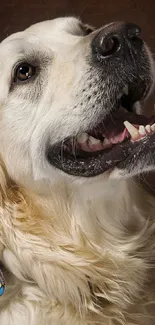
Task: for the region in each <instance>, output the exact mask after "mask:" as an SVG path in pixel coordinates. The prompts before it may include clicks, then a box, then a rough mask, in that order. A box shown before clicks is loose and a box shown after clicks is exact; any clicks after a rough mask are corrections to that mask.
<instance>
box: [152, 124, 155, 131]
mask: <svg viewBox="0 0 155 325" xmlns="http://www.w3.org/2000/svg"><path fill="white" fill-rule="evenodd" d="M151 131H153V132H155V123H154V124H152V125H151Z"/></svg>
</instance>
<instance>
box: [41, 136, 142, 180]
mask: <svg viewBox="0 0 155 325" xmlns="http://www.w3.org/2000/svg"><path fill="white" fill-rule="evenodd" d="M141 142H142V140H140V141H137V142H131V141H130V139H128V140H127V141H125V142H123V143H120V144H117V145H115V146H114V147H113V148H112V149H110V150H107V151H106V150H104V152H103V151H101V152H98V154H97V155H95V156H93V157H90V156H89V157H87V158H82V157H80V158H79V157H78V158H77V157H73V156H71V155H69V154H67V153H65V154H64V155H62V152H60V147H61V146H60V145H59V144H58V145H55V146H52V147H49V148H48V149H47V152H46V156H47V159H48V161H49V162H50V163H52V165H53V166H55V167H56V168H58V169H61V170H62V171H64V172H65V173H67V174H70V175H74V176H82V177H94V176H97V175H100V174H102V173H104V172H106V171H107V170H109V169H111V168H114V167H115V166H116V165H117V164H119V163H121V162H122V161H125V160H126V159H127V158H128V157H129V156H130V155H131V154H133V150H135V149H136V148H137V147H139V146H141Z"/></svg>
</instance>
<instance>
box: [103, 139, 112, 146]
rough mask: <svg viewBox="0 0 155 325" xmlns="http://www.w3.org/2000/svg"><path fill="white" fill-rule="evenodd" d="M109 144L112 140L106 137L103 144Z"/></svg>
mask: <svg viewBox="0 0 155 325" xmlns="http://www.w3.org/2000/svg"><path fill="white" fill-rule="evenodd" d="M107 144H111V142H110V141H109V140H108V139H107V138H105V139H104V141H103V145H107Z"/></svg>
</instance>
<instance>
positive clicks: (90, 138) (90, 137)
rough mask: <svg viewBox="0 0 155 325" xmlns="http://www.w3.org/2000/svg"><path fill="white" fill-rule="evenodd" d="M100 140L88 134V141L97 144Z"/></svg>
mask: <svg viewBox="0 0 155 325" xmlns="http://www.w3.org/2000/svg"><path fill="white" fill-rule="evenodd" d="M100 142H101V141H100V140H99V139H96V138H94V137H92V136H89V143H90V144H92V145H93V144H99V143H100Z"/></svg>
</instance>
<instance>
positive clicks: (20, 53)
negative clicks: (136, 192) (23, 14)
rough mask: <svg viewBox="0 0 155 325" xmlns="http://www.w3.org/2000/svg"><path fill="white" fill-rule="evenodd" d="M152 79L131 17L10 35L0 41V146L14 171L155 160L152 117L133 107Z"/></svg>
mask: <svg viewBox="0 0 155 325" xmlns="http://www.w3.org/2000/svg"><path fill="white" fill-rule="evenodd" d="M153 83H154V73H153V61H152V57H151V54H150V52H149V50H148V48H147V46H146V44H145V43H144V42H143V41H142V40H141V38H140V29H139V27H138V26H136V25H133V24H125V23H123V22H115V23H111V24H109V25H106V26H104V27H102V28H101V29H99V30H93V29H92V28H91V27H89V26H87V25H84V24H82V23H81V21H79V20H78V19H75V18H60V19H55V20H52V21H46V22H43V23H39V24H36V25H34V26H32V27H30V28H29V29H27V30H25V31H24V32H20V33H17V34H14V35H12V36H10V37H9V38H7V39H6V40H4V41H3V42H2V43H1V45H0V107H1V110H0V114H1V115H0V137H1V141H0V153H1V156H2V158H3V160H4V162H5V165H6V167H7V170H8V171H9V173H10V175H11V177H13V178H15V179H17V180H22V179H23V180H24V181H26V180H27V181H28V182H31V181H32V180H33V179H34V180H36V181H37V180H38V179H40V178H47V179H52V180H55V179H57V175H60V174H63V175H66V176H67V177H68V174H69V175H72V176H76V177H80V178H81V177H89V178H90V177H93V176H97V175H100V174H103V173H105V172H108V175H117V176H118V175H122V174H123V175H129V174H135V173H137V172H140V171H143V170H146V169H149V168H152V161H151V159H153V158H152V156H151V155H150V150H151V149H150V148H151V147H152V148H153V146H154V140H155V135H154V134H153V131H154V129H155V126H154V125H152V124H154V119H152V118H150V119H147V118H145V117H144V116H140V115H138V114H136V112H137V110H138V109H139V106H140V105H139V103H140V102H141V101H142V100H144V99H145V98H146V97H147V96H148V94H149V93H150V91H151V89H152V87H153ZM124 121H128V122H130V123H125V125H126V127H125V125H124ZM133 125H136V128H133V127H132V126H133ZM139 125H143V126H146V125H147V127H146V128H144V127H142V126H141V127H140V129H139V131H138V128H139ZM150 125H152V127H150ZM128 131H129V132H128ZM130 134H131V135H130ZM144 134H145V135H146V134H147V136H145V137H143V135H144ZM135 140H136V141H135ZM154 160H155V158H154ZM106 174H107V173H106Z"/></svg>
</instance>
